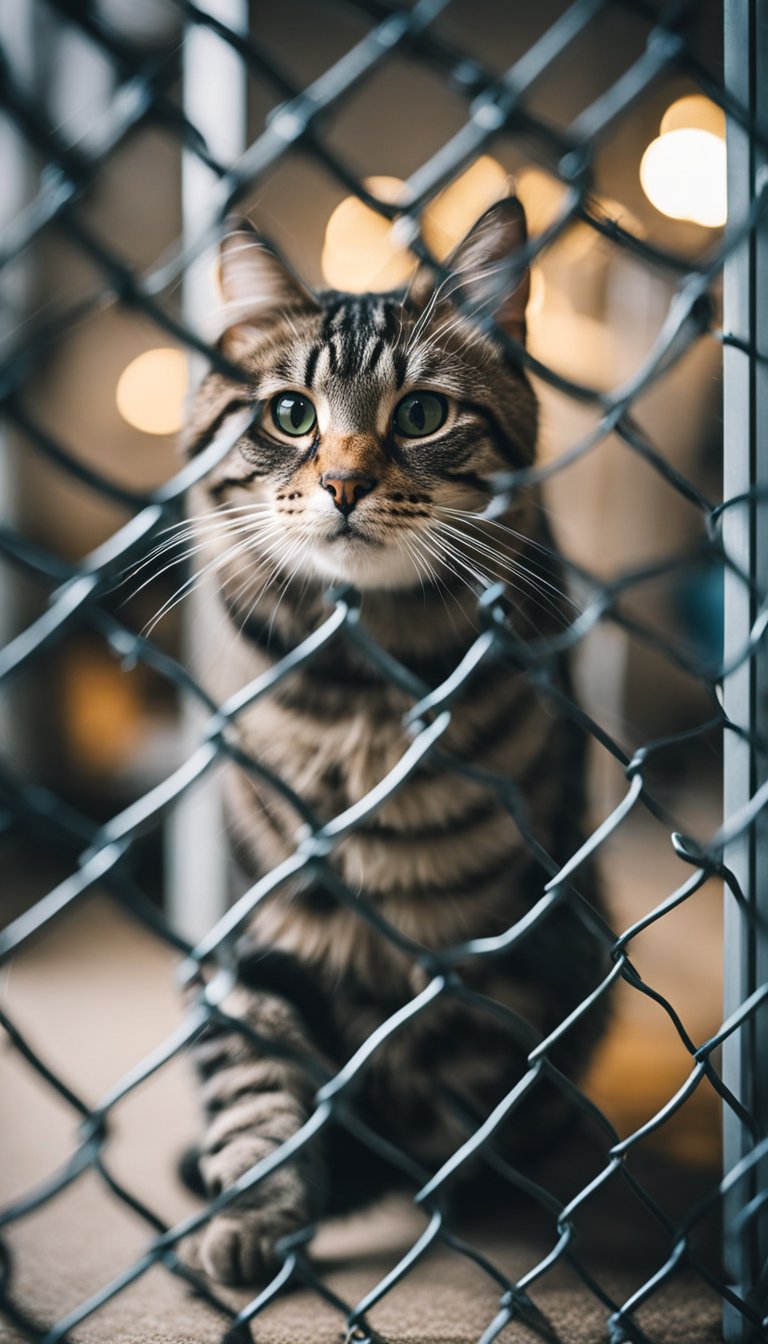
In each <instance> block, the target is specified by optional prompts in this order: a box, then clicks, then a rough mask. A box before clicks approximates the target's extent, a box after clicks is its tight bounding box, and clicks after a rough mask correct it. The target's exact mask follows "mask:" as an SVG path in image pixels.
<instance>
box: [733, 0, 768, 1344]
mask: <svg viewBox="0 0 768 1344" xmlns="http://www.w3.org/2000/svg"><path fill="white" fill-rule="evenodd" d="M725 78H726V85H727V87H728V89H729V90H730V92H731V93H732V94H734V95H735V96H736V97H737V98H738V100H739V102H740V103H741V104H742V106H743V107H744V108H746V109H748V111H749V113H750V116H751V117H753V118H755V119H758V120H759V121H760V122H761V123H763V124H764V123H765V120H766V117H767V116H768V6H766V5H765V4H764V3H763V0H725ZM727 141H728V209H729V218H730V219H731V220H732V221H733V222H734V224H738V223H739V221H741V220H743V219H744V216H745V215H746V214H747V212H748V210H749V208H750V206H751V204H752V201H753V199H754V197H755V194H756V190H757V185H758V181H759V180H760V178H761V175H763V174H764V173H765V161H766V155H765V153H764V152H763V151H762V150H761V149H760V148H759V146H758V145H757V144H756V143H755V141H754V137H752V136H751V135H750V134H749V132H748V131H746V130H744V129H742V128H741V127H740V126H739V125H738V124H737V123H736V122H734V121H733V119H731V118H729V121H728V129H727ZM724 328H725V331H726V332H727V333H729V334H732V335H734V336H736V337H738V338H740V340H742V341H744V342H746V343H747V345H748V346H749V350H750V353H745V352H744V351H743V350H737V349H734V348H733V347H726V350H725V357H724V378H725V388H724V417H725V459H724V497H725V498H726V499H728V498H730V497H731V496H734V495H739V494H742V493H744V492H748V491H750V490H754V488H755V487H756V486H757V485H758V484H762V485H765V484H766V483H768V365H767V364H766V355H767V354H768V222H766V220H765V218H763V219H762V220H761V221H760V223H759V225H758V227H757V228H756V229H755V230H754V232H753V235H752V236H751V237H750V238H749V239H748V240H747V241H746V242H745V243H744V244H743V245H742V246H740V247H739V248H738V249H737V251H736V252H735V253H734V254H733V255H732V257H731V258H730V259H729V261H728V263H727V265H726V271H725V295H724ZM724 542H725V546H726V550H727V552H728V554H729V555H730V556H731V557H732V558H733V559H734V560H735V561H736V562H737V563H738V564H739V565H740V566H741V567H742V568H743V569H744V570H745V571H746V572H748V573H749V574H750V575H751V576H752V577H753V579H754V581H755V583H756V585H757V587H758V589H759V590H761V591H762V592H765V591H766V590H768V506H767V505H766V503H765V502H761V501H759V500H757V499H755V500H754V501H753V502H751V503H750V504H746V505H737V506H735V507H733V508H731V509H729V510H727V512H726V514H725V518H724ZM756 614H757V599H756V598H755V596H754V594H752V593H750V591H749V590H748V588H747V586H746V584H744V583H743V582H742V581H741V580H740V579H739V578H738V577H736V576H734V575H732V574H730V573H729V574H727V575H726V580H725V656H726V661H728V659H729V658H730V657H732V656H733V655H734V654H736V653H737V652H738V650H739V649H740V648H743V647H744V644H745V642H746V640H747V638H748V635H749V630H750V627H751V625H752V622H753V621H754V619H755V616H756ZM723 690H724V706H725V711H726V713H727V714H728V716H729V717H730V718H731V719H733V721H734V722H735V723H737V724H740V725H743V726H744V727H747V728H749V729H750V731H751V732H753V733H763V734H765V733H766V730H767V729H768V712H767V708H768V698H767V693H768V652H766V648H765V642H764V641H763V644H762V646H761V647H760V649H758V651H757V652H756V654H755V655H754V656H753V657H752V658H751V659H750V660H749V662H748V663H745V664H743V665H742V666H741V667H739V668H738V669H737V670H736V671H735V672H734V673H732V675H731V676H729V677H727V678H726V681H725V684H724V688H723ZM765 767H766V762H765V758H764V756H762V755H761V754H759V753H758V752H757V751H756V750H755V749H754V748H753V747H751V746H750V745H749V743H747V742H745V741H743V740H741V739H739V738H738V737H737V736H736V735H735V734H734V733H726V736H725V780H724V785H725V815H726V817H727V816H730V815H732V814H733V813H734V812H735V811H736V810H738V808H739V807H742V806H743V805H744V804H745V803H746V802H747V801H748V799H749V798H750V797H751V796H752V795H753V794H754V793H755V791H756V789H757V788H758V787H759V786H760V784H761V782H762V781H763V780H764V779H765V775H766V768H765ZM725 857H726V862H727V864H728V865H729V867H730V868H732V869H733V871H734V873H735V874H736V877H737V878H738V880H739V883H740V885H741V887H742V890H743V891H744V893H745V896H746V899H747V902H748V905H749V908H750V911H751V913H752V915H753V916H755V917H761V918H762V920H763V921H765V920H768V853H767V852H766V832H765V828H764V826H761V825H760V824H758V825H756V826H754V827H752V828H751V829H750V831H749V833H748V834H745V835H742V836H740V837H739V838H738V839H737V840H736V841H734V843H733V844H732V845H730V846H729V847H728V851H727V853H726V856H725ZM767 979H768V939H767V938H766V935H765V933H764V932H762V931H761V930H760V928H759V927H758V925H757V923H756V919H752V918H749V916H748V915H745V914H744V913H743V912H742V911H741V910H740V909H739V907H738V905H737V903H736V901H735V900H734V899H733V897H732V896H731V895H730V894H729V893H728V892H726V896H725V1013H726V1016H727V1015H728V1014H730V1013H731V1012H733V1011H734V1010H735V1009H737V1008H738V1007H739V1005H740V1004H741V1003H743V1002H744V1000H745V999H746V998H747V997H748V996H749V995H750V994H751V993H753V992H754V990H755V989H757V988H758V987H759V986H760V985H761V984H764V983H765V982H766V980H767ZM767 1063H768V1020H766V1013H765V1011H762V1012H760V1013H759V1014H758V1015H753V1016H752V1017H751V1018H750V1019H749V1020H748V1021H746V1022H745V1023H744V1025H743V1027H742V1028H741V1029H740V1030H739V1031H738V1032H736V1033H735V1034H734V1035H732V1036H731V1037H730V1039H729V1040H728V1041H727V1042H726V1043H725V1046H724V1050H723V1073H724V1078H725V1082H726V1083H727V1085H728V1086H729V1087H730V1088H731V1089H732V1091H733V1092H734V1093H735V1094H736V1096H738V1097H739V1098H740V1099H741V1100H742V1101H743V1102H744V1104H745V1105H746V1106H747V1107H748V1108H749V1110H750V1112H751V1113H752V1115H753V1117H754V1118H755V1120H756V1122H757V1126H758V1134H759V1136H760V1137H764V1136H765V1135H766V1134H767V1133H768V1067H767ZM723 1131H724V1132H723V1143H724V1167H725V1172H726V1174H727V1173H728V1172H729V1171H731V1170H732V1169H733V1167H734V1166H735V1165H736V1164H737V1163H738V1162H739V1161H740V1160H741V1159H742V1158H744V1157H745V1156H746V1155H747V1154H748V1153H749V1152H750V1150H751V1148H752V1146H753V1140H752V1138H751V1136H750V1134H749V1132H748V1131H747V1129H746V1127H745V1126H744V1125H743V1124H741V1122H740V1121H739V1120H738V1118H737V1117H736V1116H735V1115H734V1114H733V1112H732V1111H731V1110H730V1108H729V1107H726V1108H725V1113H724V1121H723ZM766 1185H768V1164H766V1163H763V1164H761V1166H760V1168H759V1169H758V1168H755V1169H754V1170H752V1171H751V1172H750V1174H749V1176H748V1177H746V1178H744V1179H743V1180H741V1181H739V1183H738V1186H737V1187H736V1188H735V1189H734V1190H733V1191H732V1192H731V1193H730V1195H729V1197H728V1198H727V1200H726V1206H725V1235H726V1265H727V1272H728V1276H729V1280H730V1282H731V1283H732V1285H733V1287H734V1288H735V1290H736V1291H737V1292H738V1293H739V1294H740V1295H741V1296H742V1297H745V1298H748V1299H749V1300H750V1302H751V1305H753V1306H754V1307H756V1308H757V1309H758V1310H759V1311H761V1312H762V1313H763V1314H764V1313H765V1310H766V1302H765V1285H764V1284H763V1286H762V1289H758V1283H759V1280H760V1277H761V1272H762V1266H764V1265H765V1262H766V1257H767V1256H768V1227H766V1217H765V1210H763V1215H762V1217H761V1218H758V1219H753V1220H752V1221H750V1222H749V1223H747V1224H746V1226H744V1227H743V1228H742V1230H741V1232H740V1233H739V1234H738V1235H735V1234H734V1231H733V1229H734V1223H735V1220H736V1219H737V1218H738V1215H739V1212H740V1211H741V1210H742V1209H743V1208H744V1206H745V1205H746V1204H747V1203H748V1201H749V1200H750V1199H752V1198H754V1196H755V1195H756V1193H757V1192H758V1190H760V1189H765V1188H766ZM760 1297H762V1299H763V1301H762V1303H760ZM724 1334H725V1339H726V1341H727V1344H746V1342H747V1341H748V1340H750V1339H754V1337H755V1332H754V1327H752V1326H751V1325H749V1323H748V1322H747V1321H746V1320H745V1319H744V1317H743V1316H742V1314H741V1313H740V1312H739V1311H738V1310H737V1309H736V1308H734V1307H731V1306H729V1305H728V1304H726V1307H725V1316H724Z"/></svg>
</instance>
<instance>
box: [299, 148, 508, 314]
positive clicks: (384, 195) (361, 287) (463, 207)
mask: <svg viewBox="0 0 768 1344" xmlns="http://www.w3.org/2000/svg"><path fill="white" fill-rule="evenodd" d="M365 186H366V187H367V188H368V190H369V191H370V192H371V193H372V194H373V195H374V196H378V197H379V199H380V200H382V201H387V202H391V203H393V204H394V203H397V202H398V201H402V199H403V195H402V193H403V186H404V183H403V182H402V181H401V179H400V178H399V177H367V178H366V179H365ZM508 191H509V178H508V177H507V174H506V173H505V171H504V169H503V168H502V167H501V164H499V163H497V162H496V160H495V159H492V158H490V156H489V155H487V154H483V155H481V157H480V158H479V159H476V161H475V162H474V163H473V164H472V165H471V167H469V168H468V169H467V171H466V172H465V173H462V175H461V177H458V178H457V179H456V181H455V182H451V183H450V185H449V186H447V187H446V188H445V190H444V191H441V192H440V195H439V196H436V197H435V199H434V201H432V203H431V205H430V206H429V208H428V209H427V210H426V211H425V214H424V219H423V221H422V229H423V234H424V241H425V243H426V244H427V246H428V247H429V248H430V249H431V251H433V252H434V254H435V256H436V257H437V258H438V260H440V261H442V260H444V259H445V257H447V256H448V254H449V253H450V252H452V251H453V249H454V247H456V245H457V243H460V242H461V240H462V238H464V236H465V235H466V234H467V233H468V232H469V230H470V229H471V227H472V225H473V224H474V222H475V220H476V219H478V218H479V217H480V215H482V213H483V211H484V210H487V209H488V207H489V205H493V203H494V201H498V200H501V198H502V197H503V196H506V195H507V192H508ZM415 267H416V261H415V258H414V256H413V253H411V252H409V250H408V248H407V247H404V246H403V244H402V242H401V241H400V235H399V233H398V229H397V224H394V225H393V224H390V222H389V221H388V220H386V219H384V218H383V217H382V216H381V215H378V214H377V213H376V211H375V210H370V209H369V208H368V206H367V205H364V204H363V203H362V201H360V200H358V198H357V197H356V196H347V197H346V199H345V200H343V201H342V202H341V203H340V205H337V207H336V209H335V210H334V211H333V214H332V215H331V217H330V219H329V220H328V223H327V225H326V230H325V243H324V246H323V255H322V268H323V276H324V277H325V280H326V282H327V283H328V284H329V285H331V286H332V287H333V288H334V289H341V290H346V291H348V292H349V293H352V294H359V293H363V292H364V291H366V290H373V291H377V290H387V289H397V288H398V287H399V286H400V285H404V284H405V283H406V282H407V281H408V280H409V279H410V277H411V275H412V274H413V272H414V270H415Z"/></svg>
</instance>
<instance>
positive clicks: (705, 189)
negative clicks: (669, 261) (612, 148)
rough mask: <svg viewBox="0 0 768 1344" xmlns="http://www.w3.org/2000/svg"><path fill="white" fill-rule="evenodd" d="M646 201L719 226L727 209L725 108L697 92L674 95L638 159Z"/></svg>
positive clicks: (673, 215) (712, 226) (670, 213)
mask: <svg viewBox="0 0 768 1344" xmlns="http://www.w3.org/2000/svg"><path fill="white" fill-rule="evenodd" d="M640 183H641V185H642V188H643V191H644V192H645V194H646V196H647V197H648V200H649V201H650V202H651V205H655V207H656V209H657V210H660V211H661V213H662V214H663V215H667V216H668V217H669V218H670V219H688V220H691V222H692V223H694V224H701V225H702V226H703V227H704V228H707V229H717V228H721V227H722V225H723V224H724V223H725V221H726V215H727V189H726V160H725V113H724V112H723V109H722V108H721V107H718V105H717V103H713V102H712V100H711V99H710V98H704V97H703V96H702V95H701V94H700V93H694V94H689V95H688V96H687V97H685V98H678V99H677V101H676V102H674V103H672V104H671V106H670V107H668V108H667V110H666V112H665V113H664V116H663V117H662V119H661V128H660V134H659V137H658V139H657V140H654V141H652V143H651V144H650V145H649V146H648V148H647V149H646V151H645V153H644V155H643V158H642V162H641V164H640Z"/></svg>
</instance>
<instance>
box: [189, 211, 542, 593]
mask: <svg viewBox="0 0 768 1344" xmlns="http://www.w3.org/2000/svg"><path fill="white" fill-rule="evenodd" d="M525 238H526V229H525V216H524V214H523V210H522V207H521V206H520V204H519V202H518V201H517V200H516V199H515V198H514V197H510V198H508V199H507V200H504V201H500V202H499V203H498V204H496V205H494V206H492V207H491V209H490V210H488V211H486V213H485V214H484V215H483V216H482V217H481V219H480V220H478V222H477V224H476V225H475V226H474V227H473V229H472V230H471V231H470V233H469V234H468V235H467V237H466V238H465V239H464V241H463V242H462V243H461V244H460V245H459V247H458V248H457V249H456V250H455V252H454V253H453V255H452V256H451V258H450V259H449V262H448V264H449V266H450V268H451V270H452V271H453V272H454V273H455V279H454V280H452V281H449V282H447V283H443V284H442V285H439V284H436V283H435V282H434V281H433V280H432V279H431V277H430V276H429V274H428V273H427V271H426V269H423V270H421V271H419V272H418V273H417V275H416V278H415V280H414V282H413V284H412V285H411V287H410V289H409V290H408V291H407V292H394V293H387V294H373V295H371V294H362V295H361V294H342V293H337V292H326V293H321V294H317V295H314V294H311V293H310V292H309V291H308V290H306V289H305V288H304V287H303V286H302V284H301V283H300V282H299V281H298V280H297V279H296V278H295V276H293V275H292V274H291V272H290V271H289V270H288V269H287V267H285V266H284V264H283V263H282V262H281V261H280V260H279V258H278V257H277V256H276V254H275V253H274V252H273V251H272V250H271V249H270V248H269V247H268V246H267V245H266V244H265V243H264V242H263V241H262V240H261V239H260V238H259V236H258V235H257V234H256V233H255V232H254V231H253V230H252V229H251V228H250V227H249V226H248V225H243V226H241V227H239V228H238V229H237V230H235V231H234V232H232V233H230V234H228V235H227V237H226V238H225V239H224V241H223V244H222V249H221V261H220V269H221V287H222V292H223V296H224V300H225V309H224V316H225V322H226V331H225V334H224V336H223V338H222V348H223V350H224V352H225V353H226V355H227V356H228V358H229V359H231V360H233V361H235V362H237V364H238V365H239V366H240V367H242V368H244V369H246V370H247V371H248V375H249V381H248V385H247V387H246V388H245V389H244V388H243V387H242V386H238V385H236V384H235V383H231V382H228V381H227V380H226V379H225V378H223V377H222V376H221V375H220V374H219V373H212V374H210V375H209V377H208V378H207V379H206V380H205V382H204V383H203V385H202V388H201V390H200V392H199V394H198V396H197V399H196V401H195V404H194V407H193V413H192V417H191V421H190V426H189V430H188V435H187V442H188V445H189V446H190V447H191V448H193V447H194V446H195V445H200V444H202V443H204V442H205V441H206V437H207V435H208V432H209V430H210V427H211V426H212V425H213V424H220V423H221V419H222V415H223V414H225V412H226V408H227V405H228V403H229V402H233V403H234V402H237V403H239V404H242V400H243V399H244V397H245V398H246V399H248V400H253V401H255V402H256V403H258V407H259V412H258V417H257V420H256V422H255V424H254V425H253V427H252V428H251V430H250V431H249V433H248V435H247V436H246V437H244V438H242V439H241V440H240V441H239V443H238V444H237V445H236V447H235V448H234V449H233V450H232V452H231V453H230V454H229V456H228V457H227V458H226V459H225V460H224V461H223V462H222V463H221V464H220V465H219V467H218V468H216V470H215V471H214V472H213V473H212V474H211V475H210V476H209V477H208V478H207V480H206V482H205V491H206V498H207V500H208V501H209V502H210V508H211V511H212V512H213V511H216V516H217V517H220V518H221V520H222V524H221V525H222V529H226V531H227V532H230V533H232V535H233V536H234V537H236V538H237V541H238V549H237V555H238V558H239V564H240V568H241V571H242V566H243V564H244V563H247V562H248V559H249V552H250V556H251V557H252V558H253V559H254V560H255V559H258V560H259V561H260V562H261V563H263V562H264V561H265V560H268V561H270V562H271V563H273V564H274V565H275V566H276V571H278V570H285V571H286V573H287V572H288V571H289V570H291V571H295V573H296V574H297V575H298V576H299V577H300V578H315V579H319V580H322V581H324V582H328V581H331V582H351V583H354V584H355V585H357V586H358V587H360V588H363V589H372V588H404V587H414V586H417V585H418V584H419V583H420V582H422V580H423V578H424V576H425V574H427V575H430V576H432V575H434V574H435V573H438V574H439V573H440V570H441V568H442V567H443V566H444V565H445V563H446V562H447V560H448V552H447V550H446V546H447V545H448V543H447V542H446V540H445V538H446V535H447V533H446V531H445V529H446V527H448V526H450V525H451V524H455V523H456V522H457V520H458V518H459V515H458V514H456V513H453V512H451V511H453V510H463V511H470V512H475V511H479V510H481V509H483V508H484V507H485V506H486V505H487V504H488V502H489V500H490V499H491V497H492V493H493V491H492V484H491V478H492V477H493V475H494V474H495V473H497V472H500V471H505V470H507V471H508V470H509V469H510V467H512V468H516V467H523V466H526V465H528V464H530V462H531V461H532V459H533V455H534V450H535V441H536V427H537V407H536V401H535V397H534V395H533V392H532V390H531V387H530V385H529V383H528V381H527V379H526V378H525V376H524V375H523V374H522V373H521V372H520V371H518V370H517V369H515V367H514V366H513V364H512V363H511V361H510V360H509V359H507V358H505V357H504V355H503V354H502V352H501V351H500V349H499V346H498V343H495V342H494V341H493V340H491V339H490V338H489V337H487V336H485V335H482V334H481V332H480V330H479V329H478V326H477V325H476V324H475V323H473V322H472V321H469V320H467V318H466V317H464V316H463V315H462V314H461V312H460V311H459V310H458V309H457V307H456V306H455V304H454V303H453V302H452V296H453V297H455V295H456V292H457V290H458V291H459V292H460V294H461V297H462V300H463V301H464V302H465V303H468V304H469V305H470V306H471V308H472V310H473V311H474V312H476V313H478V314H481V315H483V316H486V317H493V318H494V320H495V322H496V323H497V325H498V326H499V327H501V328H502V329H504V330H505V331H506V332H508V333H509V334H510V335H511V336H513V337H514V338H516V339H517V340H518V341H520V342H522V341H523V340H524V336H525V305H526V301H527V297H528V274H527V272H526V273H524V274H523V275H522V277H521V276H520V275H519V273H518V274H517V275H515V273H514V270H513V269H512V268H510V267H509V266H508V265H506V262H507V259H508V258H510V257H514V255H515V253H517V252H519V250H520V248H522V246H523V245H524V243H525ZM505 273H507V274H511V275H512V279H510V281H509V284H508V287H507V288H508V290H509V292H507V293H505V294H502V296H501V297H499V293H498V283H499V282H498V277H499V275H503V274H505ZM441 557H442V558H441ZM448 568H450V564H448Z"/></svg>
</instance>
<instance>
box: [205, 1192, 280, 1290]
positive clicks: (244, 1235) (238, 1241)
mask: <svg viewBox="0 0 768 1344" xmlns="http://www.w3.org/2000/svg"><path fill="white" fill-rule="evenodd" d="M284 1231H285V1229H284V1228H282V1229H281V1230H280V1232H279V1233H278V1235H277V1236H275V1233H274V1229H273V1228H272V1227H271V1226H270V1221H269V1218H268V1216H267V1215H266V1214H265V1213H264V1212H263V1211H261V1210H259V1209H247V1210H243V1211H242V1212H237V1213H220V1214H217V1216H216V1217H215V1218H212V1219H211V1221H210V1223H209V1224H208V1226H207V1227H206V1228H205V1229H204V1230H203V1232H202V1235H201V1237H200V1241H199V1245H198V1254H199V1258H200V1263H201V1265H202V1268H203V1269H204V1270H205V1272H206V1274H208V1275H209V1276H210V1278H212V1279H216V1281H217V1282H218V1283H228V1284H254V1283H265V1282H267V1281H268V1280H269V1279H271V1278H272V1277H273V1276H274V1275H275V1273H276V1272H277V1270H278V1268H279V1266H280V1257H279V1255H278V1254H277V1252H276V1251H275V1241H276V1240H279V1238H280V1236H281V1235H283V1234H284Z"/></svg>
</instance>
